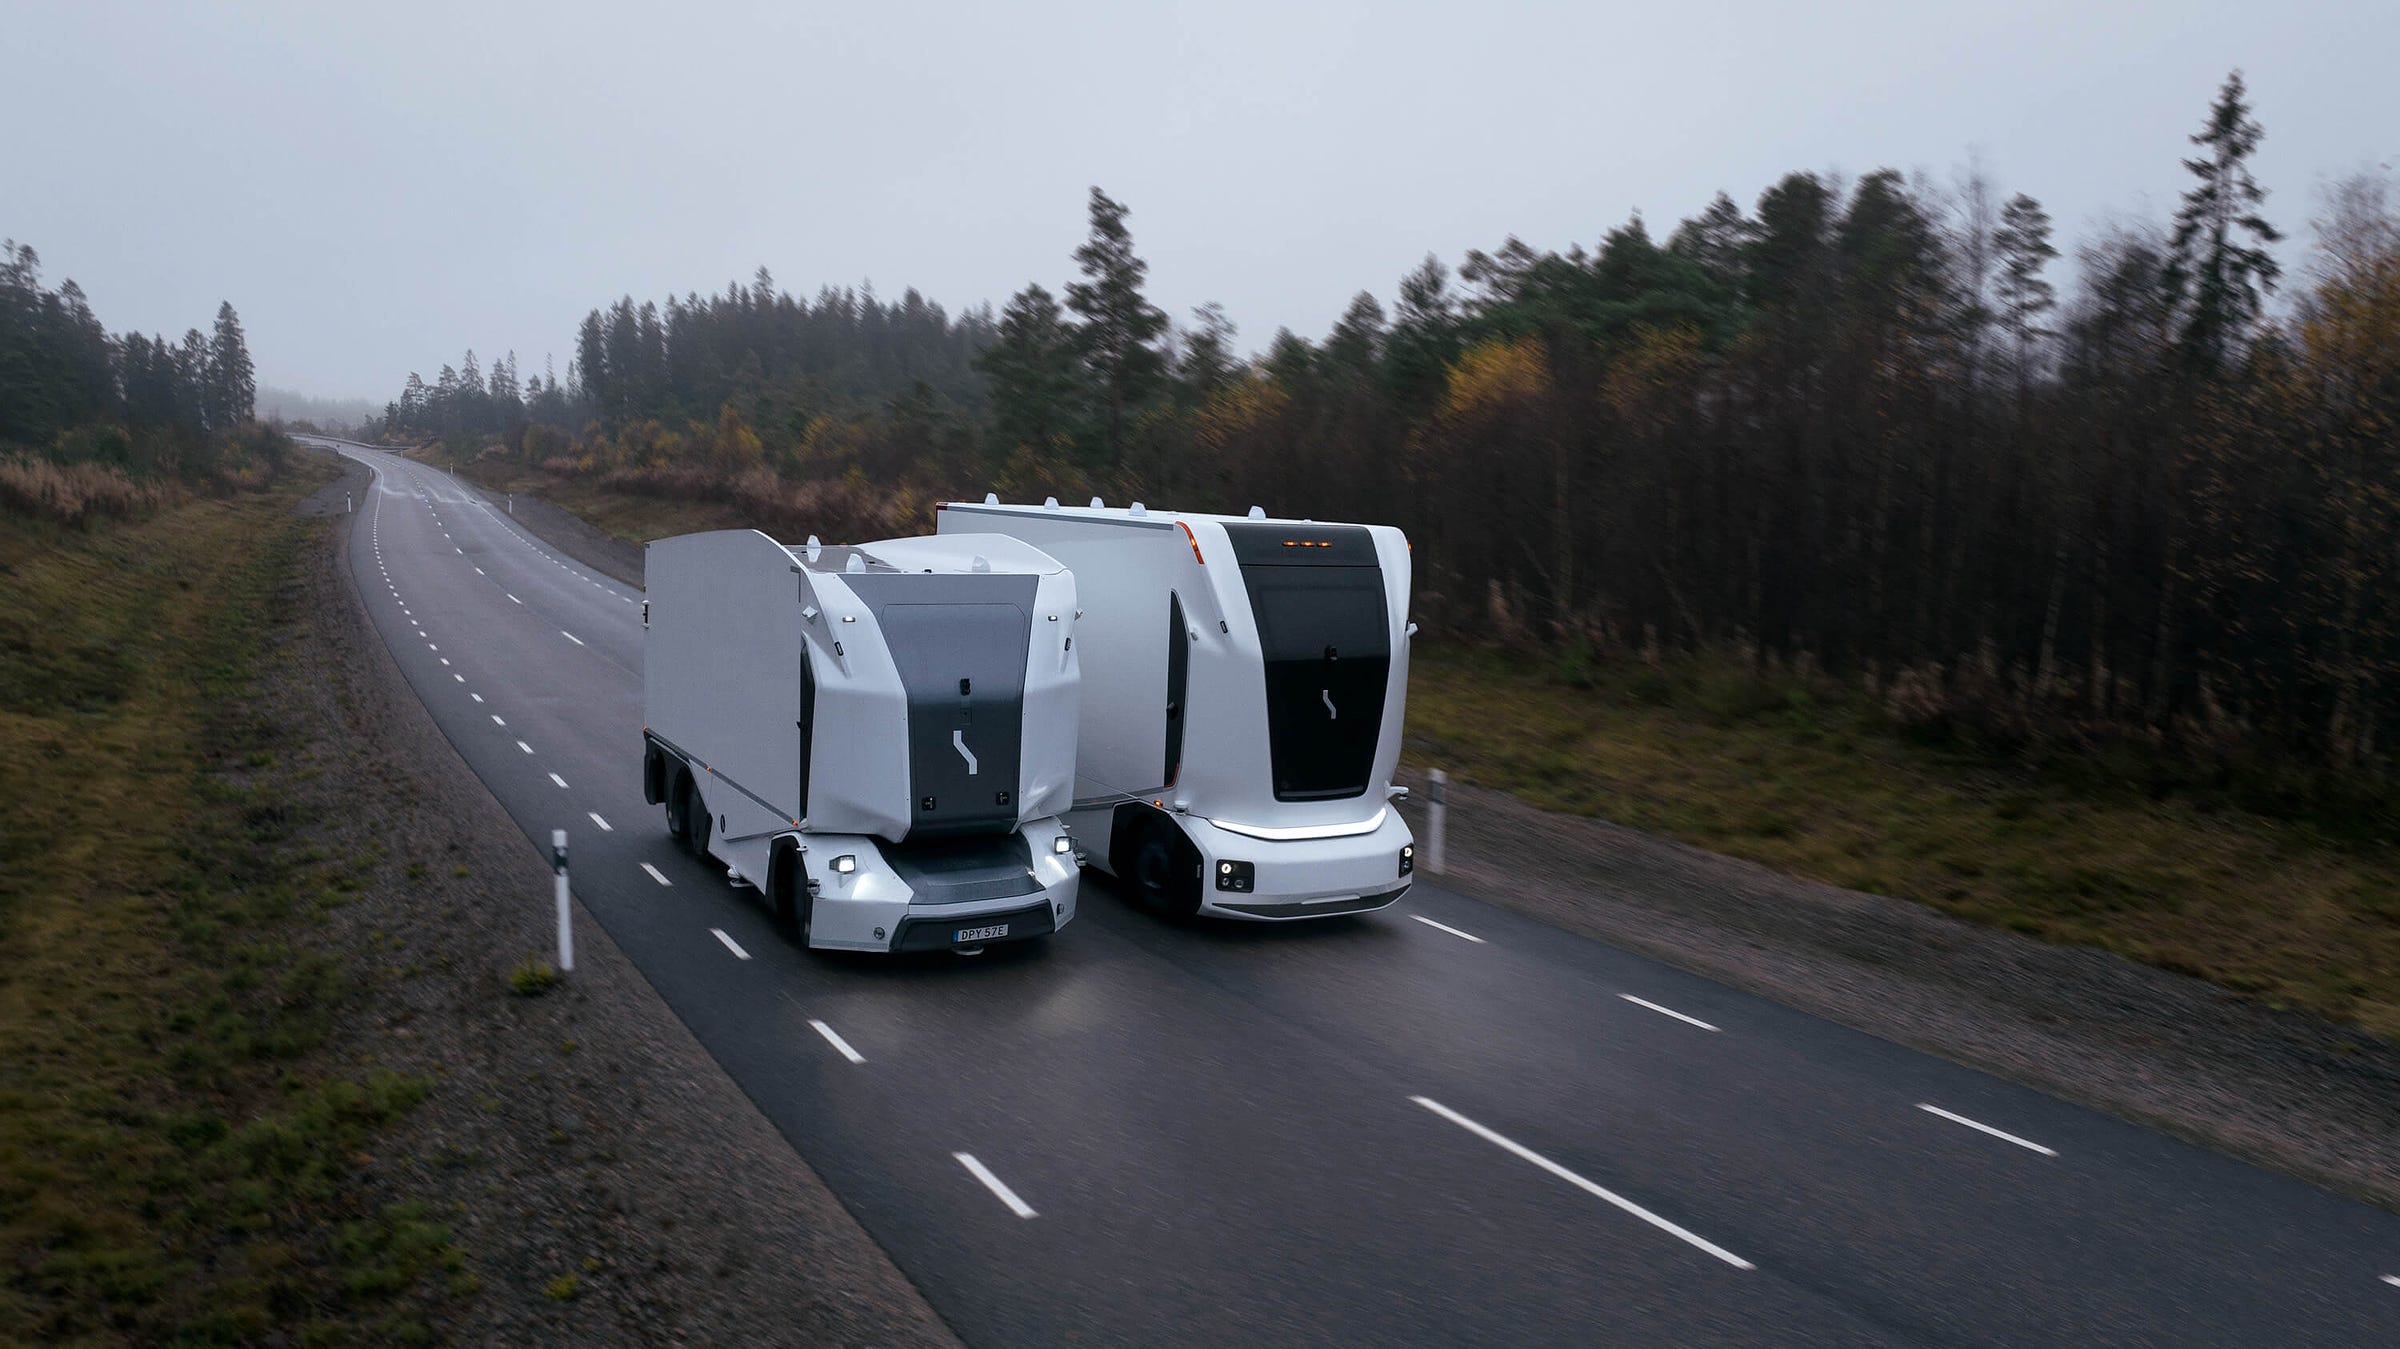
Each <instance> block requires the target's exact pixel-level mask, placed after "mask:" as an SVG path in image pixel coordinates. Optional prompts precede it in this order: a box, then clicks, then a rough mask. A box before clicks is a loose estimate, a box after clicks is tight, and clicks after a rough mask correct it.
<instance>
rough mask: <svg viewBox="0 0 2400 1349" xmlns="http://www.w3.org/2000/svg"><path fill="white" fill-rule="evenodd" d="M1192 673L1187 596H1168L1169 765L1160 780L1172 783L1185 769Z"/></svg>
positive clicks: (1171, 594) (1190, 633)
mask: <svg viewBox="0 0 2400 1349" xmlns="http://www.w3.org/2000/svg"><path fill="white" fill-rule="evenodd" d="M1191 675H1192V630H1191V628H1190V626H1189V625H1187V624H1186V623H1185V622H1184V617H1183V596H1181V595H1177V594H1173V593H1169V594H1168V596H1167V765H1166V771H1165V772H1163V773H1161V774H1160V775H1159V778H1158V780H1159V781H1161V782H1163V783H1165V784H1167V785H1168V786H1170V787H1172V786H1174V785H1175V779H1176V778H1177V777H1178V776H1180V775H1181V774H1182V772H1183V698H1184V694H1185V693H1186V692H1187V691H1188V690H1187V688H1186V686H1187V685H1189V684H1190V682H1191Z"/></svg>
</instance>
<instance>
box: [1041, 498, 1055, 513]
mask: <svg viewBox="0 0 2400 1349" xmlns="http://www.w3.org/2000/svg"><path fill="white" fill-rule="evenodd" d="M1042 509H1043V510H1046V511H1054V510H1057V509H1058V498H1057V497H1043V498H1042Z"/></svg>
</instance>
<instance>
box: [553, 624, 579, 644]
mask: <svg viewBox="0 0 2400 1349" xmlns="http://www.w3.org/2000/svg"><path fill="white" fill-rule="evenodd" d="M558 635H559V636H561V637H564V638H566V639H567V640H568V641H570V642H573V643H574V644H575V645H577V646H581V645H583V639H582V638H581V637H578V636H576V635H575V634H574V633H571V632H569V631H567V630H566V629H565V628H560V629H559V630H558Z"/></svg>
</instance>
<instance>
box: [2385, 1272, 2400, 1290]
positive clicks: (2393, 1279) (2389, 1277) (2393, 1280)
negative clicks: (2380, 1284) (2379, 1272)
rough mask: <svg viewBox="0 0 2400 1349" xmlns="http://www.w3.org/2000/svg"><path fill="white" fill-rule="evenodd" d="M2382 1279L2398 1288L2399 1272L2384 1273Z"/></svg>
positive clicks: (2399, 1282)
mask: <svg viewBox="0 0 2400 1349" xmlns="http://www.w3.org/2000/svg"><path fill="white" fill-rule="evenodd" d="M2383 1281H2384V1282H2385V1283H2388V1284H2390V1285H2391V1286H2392V1287H2394V1288H2400V1274H2386V1275H2384V1276H2383Z"/></svg>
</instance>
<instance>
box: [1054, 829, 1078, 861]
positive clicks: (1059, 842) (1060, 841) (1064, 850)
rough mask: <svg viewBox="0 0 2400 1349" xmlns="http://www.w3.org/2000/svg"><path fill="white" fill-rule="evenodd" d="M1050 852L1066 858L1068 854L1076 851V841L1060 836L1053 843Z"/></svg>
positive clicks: (1063, 835)
mask: <svg viewBox="0 0 2400 1349" xmlns="http://www.w3.org/2000/svg"><path fill="white" fill-rule="evenodd" d="M1050 851H1052V852H1054V853H1057V854H1058V855H1060V856H1061V857H1064V856H1065V855H1067V854H1068V853H1071V852H1073V851H1075V840H1073V839H1071V838H1068V837H1067V836H1066V835H1065V834H1060V835H1059V836H1058V837H1057V838H1056V839H1055V840H1053V841H1052V842H1051V844H1050Z"/></svg>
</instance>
